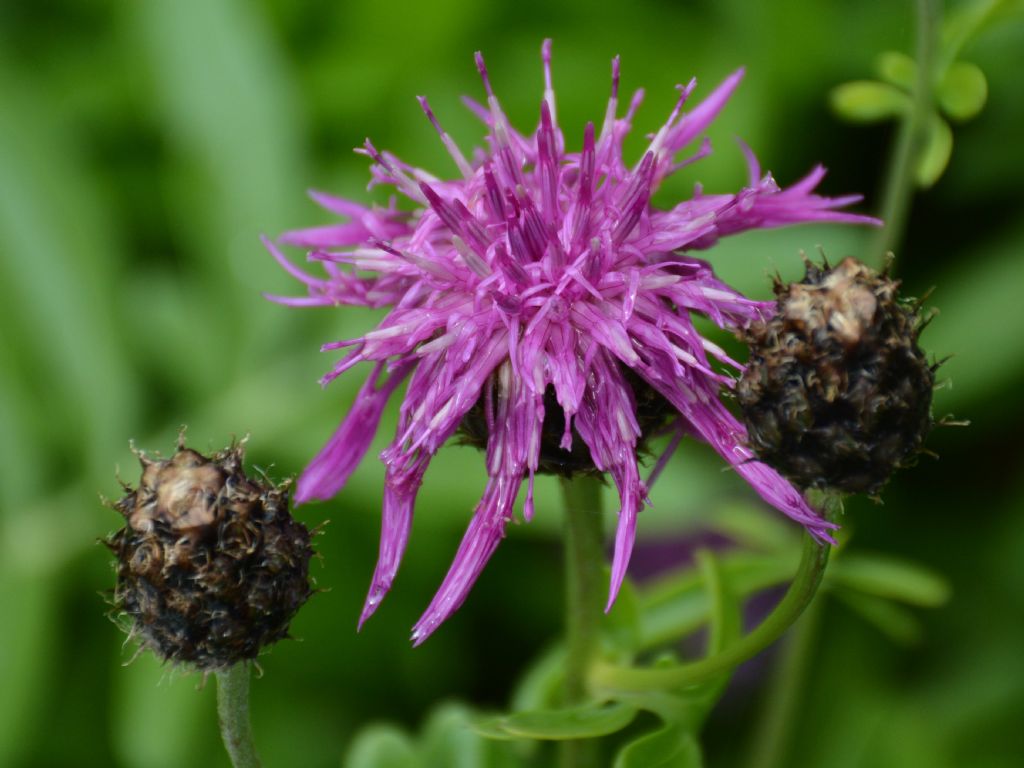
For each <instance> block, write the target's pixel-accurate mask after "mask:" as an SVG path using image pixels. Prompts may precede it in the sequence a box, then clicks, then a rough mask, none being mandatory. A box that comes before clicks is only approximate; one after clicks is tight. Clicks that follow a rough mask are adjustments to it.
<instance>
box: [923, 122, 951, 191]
mask: <svg viewBox="0 0 1024 768" xmlns="http://www.w3.org/2000/svg"><path fill="white" fill-rule="evenodd" d="M952 154H953V131H952V130H951V129H950V127H949V123H947V122H946V121H945V120H943V119H942V118H941V117H940V116H939V115H938V114H937V113H933V114H932V115H931V118H930V119H929V120H928V126H927V128H926V134H925V142H924V147H923V148H922V150H921V154H920V155H919V156H918V159H917V168H916V171H915V173H916V176H917V183H918V185H919V186H921V187H924V188H926V189H927V188H928V187H930V186H932V185H933V184H934V183H935V182H936V181H938V180H939V177H940V176H942V174H943V172H944V171H945V170H946V166H947V165H949V158H950V156H951V155H952Z"/></svg>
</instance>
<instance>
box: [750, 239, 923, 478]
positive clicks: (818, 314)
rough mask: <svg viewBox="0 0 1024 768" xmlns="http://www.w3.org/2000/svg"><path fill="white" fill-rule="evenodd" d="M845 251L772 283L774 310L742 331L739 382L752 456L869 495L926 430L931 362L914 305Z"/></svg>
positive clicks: (910, 455) (903, 460) (784, 471)
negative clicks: (797, 277)
mask: <svg viewBox="0 0 1024 768" xmlns="http://www.w3.org/2000/svg"><path fill="white" fill-rule="evenodd" d="M898 288H899V282H898V281H897V280H892V279H890V278H889V277H888V274H887V273H883V274H879V273H877V272H875V271H874V270H872V269H870V268H869V267H867V266H865V265H864V264H862V263H860V262H859V261H857V260H856V259H853V258H845V259H843V260H842V261H841V262H840V263H839V264H837V265H836V266H835V267H830V266H829V265H828V263H827V262H826V263H825V265H824V267H823V268H819V267H817V266H815V265H813V264H810V263H808V264H807V273H806V276H805V277H804V279H803V280H802V281H801V282H799V283H792V284H790V285H784V284H782V283H781V282H780V281H776V285H775V294H776V298H777V312H776V314H775V315H774V316H773V317H772V318H771V319H769V320H768V321H766V322H762V323H756V324H754V325H753V326H752V327H751V328H750V329H749V330H748V331H747V333H746V340H747V342H748V343H749V345H750V359H749V362H748V364H747V367H746V370H745V371H744V373H743V376H742V378H741V379H740V382H739V385H738V386H737V388H736V394H737V399H738V401H739V404H740V407H741V408H742V410H743V416H744V420H745V422H746V426H747V431H748V433H749V441H750V446H751V447H752V448H753V449H754V451H755V452H756V453H757V455H758V457H759V458H760V459H761V460H762V461H764V462H766V463H768V464H770V465H772V466H773V467H775V468H776V469H777V470H779V471H780V472H781V473H782V474H784V475H786V477H788V478H789V479H790V480H792V481H793V482H794V483H795V484H797V485H799V486H801V487H803V488H822V489H825V488H829V489H835V490H839V491H845V492H848V493H861V492H865V493H870V494H876V493H877V492H878V491H879V490H880V489H881V488H882V486H883V485H884V484H885V483H886V481H887V480H888V479H889V477H890V475H891V474H892V473H893V471H894V470H895V469H897V468H898V467H900V466H902V465H904V464H906V463H907V462H908V461H909V460H911V459H912V458H913V457H914V456H915V455H916V454H917V453H918V452H920V449H921V445H922V443H923V442H924V438H925V436H926V435H927V433H928V431H929V430H930V429H931V427H932V424H933V422H932V417H931V401H932V390H933V388H934V383H935V376H934V373H935V368H936V367H937V366H936V365H931V364H929V363H928V361H927V360H926V358H925V354H924V352H922V351H921V348H920V347H919V346H918V343H917V342H918V336H919V335H920V332H921V330H922V329H923V327H924V325H925V324H926V319H922V316H921V315H920V303H919V302H906V301H901V300H900V299H899V298H898V297H897V291H898Z"/></svg>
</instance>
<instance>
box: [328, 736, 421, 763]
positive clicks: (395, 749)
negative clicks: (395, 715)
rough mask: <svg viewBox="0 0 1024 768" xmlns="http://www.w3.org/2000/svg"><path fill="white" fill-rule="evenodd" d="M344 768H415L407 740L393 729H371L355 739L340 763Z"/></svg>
mask: <svg viewBox="0 0 1024 768" xmlns="http://www.w3.org/2000/svg"><path fill="white" fill-rule="evenodd" d="M342 765H343V766H344V767H345V768H419V765H420V761H419V759H418V758H417V757H416V750H415V748H414V747H413V744H412V741H411V740H410V739H409V737H408V736H407V735H406V734H405V733H404V732H402V731H401V730H399V729H398V728H395V727H394V726H393V725H371V726H369V727H368V728H366V729H365V730H364V731H362V732H361V733H360V734H359V735H358V736H356V738H355V741H353V742H352V746H351V747H350V748H349V751H348V754H347V755H346V757H345V759H344V760H343V761H342Z"/></svg>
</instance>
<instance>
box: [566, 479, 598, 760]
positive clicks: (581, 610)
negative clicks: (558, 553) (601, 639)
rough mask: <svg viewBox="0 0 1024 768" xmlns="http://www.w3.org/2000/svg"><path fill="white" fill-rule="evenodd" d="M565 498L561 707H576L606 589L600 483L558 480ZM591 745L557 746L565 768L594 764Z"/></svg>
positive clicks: (584, 687) (595, 641)
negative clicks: (560, 481) (564, 629)
mask: <svg viewBox="0 0 1024 768" xmlns="http://www.w3.org/2000/svg"><path fill="white" fill-rule="evenodd" d="M562 496H563V498H564V500H565V588H566V590H565V591H566V594H565V617H566V651H567V653H566V661H565V684H564V689H563V691H564V702H563V703H564V704H565V705H567V706H571V705H573V704H579V703H580V702H582V701H583V700H584V699H585V698H586V694H587V672H588V669H589V668H590V666H591V664H592V662H593V659H594V655H595V653H596V652H597V648H598V628H599V625H600V621H601V609H602V606H603V597H604V589H605V585H606V580H605V578H604V560H605V558H604V534H603V531H602V525H601V522H602V521H601V481H600V480H599V479H598V478H595V477H588V476H579V477H576V478H574V479H571V480H570V479H568V478H565V479H563V480H562ZM594 746H595V745H594V743H593V742H592V741H587V740H571V741H564V742H562V744H561V765H562V767H563V768H583V767H584V766H591V765H596V761H595V755H594V752H593V749H594Z"/></svg>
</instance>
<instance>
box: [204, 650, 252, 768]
mask: <svg viewBox="0 0 1024 768" xmlns="http://www.w3.org/2000/svg"><path fill="white" fill-rule="evenodd" d="M215 674H216V675H217V718H218V720H220V735H221V738H223V739H224V748H225V749H226V750H227V751H228V755H229V756H230V757H231V764H232V765H233V766H235V768H260V758H259V755H257V754H256V746H255V745H254V744H253V739H252V725H251V724H250V723H249V665H248V664H247V663H246V662H239V663H238V664H233V665H232V666H230V667H228V668H227V669H221V670H217V672H216V673H215Z"/></svg>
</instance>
